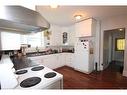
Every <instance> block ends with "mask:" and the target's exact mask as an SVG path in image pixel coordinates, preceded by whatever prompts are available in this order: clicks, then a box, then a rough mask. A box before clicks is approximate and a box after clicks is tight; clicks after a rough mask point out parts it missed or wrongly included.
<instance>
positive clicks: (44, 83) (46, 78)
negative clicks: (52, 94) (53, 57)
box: [15, 65, 63, 89]
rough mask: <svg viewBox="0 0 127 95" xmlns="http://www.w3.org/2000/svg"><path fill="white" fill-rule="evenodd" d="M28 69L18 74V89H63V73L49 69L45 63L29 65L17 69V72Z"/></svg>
mask: <svg viewBox="0 0 127 95" xmlns="http://www.w3.org/2000/svg"><path fill="white" fill-rule="evenodd" d="M20 71H21V72H23V71H27V72H26V73H24V74H18V78H17V80H18V83H19V84H18V85H17V86H16V89H62V88H63V75H61V74H59V73H57V72H55V71H53V70H52V69H49V68H47V67H45V66H43V65H38V66H34V67H28V68H24V69H20V70H17V71H16V73H15V74H17V72H20Z"/></svg>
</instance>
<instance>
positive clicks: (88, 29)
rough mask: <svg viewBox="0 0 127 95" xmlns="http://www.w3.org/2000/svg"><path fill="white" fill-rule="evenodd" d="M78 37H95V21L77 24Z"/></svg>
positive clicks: (84, 21) (90, 20)
mask: <svg viewBox="0 0 127 95" xmlns="http://www.w3.org/2000/svg"><path fill="white" fill-rule="evenodd" d="M75 31H76V37H87V36H94V35H95V32H96V21H95V19H92V18H90V19H86V20H83V21H81V22H78V23H76V24H75Z"/></svg>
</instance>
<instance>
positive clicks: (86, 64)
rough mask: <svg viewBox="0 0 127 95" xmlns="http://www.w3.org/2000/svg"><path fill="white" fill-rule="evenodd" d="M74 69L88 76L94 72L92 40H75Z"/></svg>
mask: <svg viewBox="0 0 127 95" xmlns="http://www.w3.org/2000/svg"><path fill="white" fill-rule="evenodd" d="M74 69H75V70H78V71H80V72H83V73H86V74H89V73H91V72H92V71H93V70H94V43H93V40H92V38H91V37H90V38H77V41H76V44H75V61H74Z"/></svg>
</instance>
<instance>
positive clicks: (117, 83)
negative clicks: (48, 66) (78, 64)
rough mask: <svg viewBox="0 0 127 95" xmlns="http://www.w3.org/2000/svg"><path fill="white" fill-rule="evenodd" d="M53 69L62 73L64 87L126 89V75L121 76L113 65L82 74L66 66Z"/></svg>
mask: <svg viewBox="0 0 127 95" xmlns="http://www.w3.org/2000/svg"><path fill="white" fill-rule="evenodd" d="M55 71H57V72H59V73H61V74H63V77H64V79H63V86H64V87H63V88H64V89H127V77H123V76H122V74H121V73H120V72H119V71H118V69H116V68H115V67H114V65H111V66H109V67H108V68H107V69H105V70H104V71H101V72H93V73H91V74H84V73H81V72H78V71H75V70H74V69H72V68H70V67H67V66H64V67H61V68H58V69H55Z"/></svg>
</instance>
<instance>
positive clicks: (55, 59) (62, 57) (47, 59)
mask: <svg viewBox="0 0 127 95" xmlns="http://www.w3.org/2000/svg"><path fill="white" fill-rule="evenodd" d="M73 56H74V53H58V54H51V55H43V56H35V57H29V58H30V59H31V60H32V61H34V62H36V63H37V64H42V65H44V66H46V67H48V68H51V69H55V68H58V67H62V66H64V65H67V66H69V67H73Z"/></svg>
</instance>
